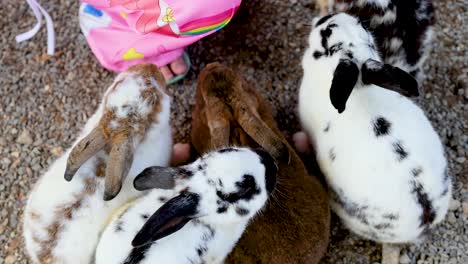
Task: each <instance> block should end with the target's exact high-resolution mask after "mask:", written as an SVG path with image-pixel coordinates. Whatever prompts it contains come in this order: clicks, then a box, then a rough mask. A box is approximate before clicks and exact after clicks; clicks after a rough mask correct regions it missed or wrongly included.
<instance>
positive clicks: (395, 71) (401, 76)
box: [361, 59, 419, 97]
mask: <svg viewBox="0 0 468 264" xmlns="http://www.w3.org/2000/svg"><path fill="white" fill-rule="evenodd" d="M361 72H362V82H363V83H364V84H375V85H377V86H380V87H382V88H386V89H389V90H392V91H395V92H397V93H400V94H402V95H404V96H408V97H410V96H418V95H419V90H418V82H417V81H416V79H414V78H413V76H411V74H409V73H407V72H405V71H404V70H402V69H400V68H397V67H393V66H391V65H389V64H384V63H382V62H379V61H376V60H371V59H369V60H367V61H366V62H365V63H364V64H363V65H362V69H361Z"/></svg>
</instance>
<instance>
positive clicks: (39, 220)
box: [23, 64, 172, 263]
mask: <svg viewBox="0 0 468 264" xmlns="http://www.w3.org/2000/svg"><path fill="white" fill-rule="evenodd" d="M170 102H171V98H170V96H169V95H168V93H167V91H166V90H165V81H164V78H163V76H162V74H161V73H160V72H159V70H158V68H157V67H156V66H153V65H149V64H143V65H138V66H134V67H131V68H130V69H129V70H128V71H126V72H123V73H121V74H119V75H118V76H117V78H116V79H115V81H114V83H113V84H112V85H111V86H110V87H109V88H108V89H107V92H106V93H105V95H104V97H103V100H102V103H101V104H100V106H99V108H98V109H97V111H96V112H95V113H94V115H93V116H92V117H91V118H90V119H89V120H88V122H87V123H86V125H85V126H84V129H83V131H82V132H81V135H80V137H79V138H78V140H77V141H76V142H75V143H74V144H73V147H72V149H69V150H68V151H66V153H65V154H64V155H62V156H61V157H60V158H58V159H57V160H56V161H55V162H54V163H53V164H52V165H51V166H50V168H49V169H48V170H47V172H46V173H45V174H44V175H43V176H42V177H41V178H40V179H39V180H38V182H37V183H36V185H35V186H34V187H33V189H32V191H31V193H30V195H29V198H28V200H27V205H26V208H25V211H24V227H23V235H24V238H25V245H26V252H27V254H28V255H29V257H30V258H31V260H32V262H33V263H91V261H92V260H93V256H94V252H95V248H96V246H97V243H98V239H99V234H100V232H101V231H102V229H103V228H104V227H105V225H106V224H107V222H108V221H109V218H110V217H111V215H112V213H113V212H114V211H115V210H117V209H118V208H120V207H121V206H124V205H125V204H126V203H127V202H129V201H131V200H133V199H136V198H138V197H139V196H141V195H142V192H139V191H137V190H135V189H134V188H133V187H132V184H131V183H132V181H133V179H134V177H135V176H136V175H137V173H139V172H141V171H142V170H143V169H144V168H146V167H149V166H155V165H160V166H167V165H168V163H169V159H170V156H171V150H172V135H171V127H170V124H169V114H170ZM132 160H134V161H133V162H132ZM106 164H107V168H106ZM64 174H65V178H66V179H67V180H71V182H67V181H66V180H65V179H64ZM127 175H128V176H127ZM125 176H127V177H126V178H125ZM72 178H73V180H72ZM122 182H124V184H123V185H122ZM119 192H120V194H119V195H117V194H118V193H119ZM116 195H117V196H116ZM114 197H115V198H114ZM103 198H104V199H103Z"/></svg>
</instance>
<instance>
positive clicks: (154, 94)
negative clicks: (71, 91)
mask: <svg viewBox="0 0 468 264" xmlns="http://www.w3.org/2000/svg"><path fill="white" fill-rule="evenodd" d="M127 72H128V73H129V74H135V75H137V76H138V77H141V78H142V79H143V85H144V89H143V90H142V91H141V94H140V99H141V103H147V104H148V105H149V106H150V108H151V110H150V111H149V113H147V114H142V113H140V112H138V111H137V107H138V106H136V105H129V106H128V107H129V108H130V109H129V113H128V115H127V116H126V117H124V118H118V117H117V116H116V113H115V111H116V109H114V108H105V109H104V113H103V116H102V118H101V120H100V121H99V124H98V126H97V127H96V128H95V129H94V130H93V133H91V134H90V135H88V136H87V137H85V138H84V139H83V140H81V141H80V142H79V143H78V144H77V145H76V146H75V147H74V148H73V150H72V152H71V153H70V156H69V158H68V162H67V169H66V172H65V178H66V179H67V180H71V178H72V177H73V175H74V174H75V173H76V171H77V170H78V169H79V168H80V166H81V165H82V164H83V163H84V162H86V160H88V159H89V158H90V157H91V156H93V155H94V154H96V153H97V152H98V151H99V150H101V149H103V148H104V149H105V150H106V152H107V153H108V154H109V158H108V160H107V162H108V163H109V164H108V166H107V168H105V169H104V170H105V172H104V174H105V175H106V185H105V186H106V187H105V189H106V191H105V199H112V198H113V197H115V196H116V195H117V194H118V193H119V191H120V188H121V186H122V181H123V179H124V177H125V176H126V174H127V172H128V169H129V168H130V165H131V161H132V159H133V147H132V140H133V138H134V137H140V140H141V141H143V140H144V137H145V135H146V131H147V130H148V129H149V127H150V126H151V125H153V124H155V123H157V122H158V120H157V116H158V114H159V113H160V112H161V107H162V105H161V98H162V97H163V95H162V93H161V91H159V90H158V89H157V88H156V87H155V83H154V80H155V81H156V82H157V83H158V85H159V86H160V87H161V88H163V89H165V88H164V87H165V81H164V77H163V76H162V74H161V72H160V71H159V69H158V68H157V67H156V66H154V65H151V64H140V65H137V66H133V67H131V68H130V69H128V71H127ZM123 78H126V77H125V76H124V77H123ZM122 82H123V80H120V81H117V82H115V84H114V85H113V86H112V87H111V88H110V91H109V94H111V93H113V92H115V90H116V89H117V87H118V86H119V85H121V83H122ZM164 92H165V93H167V91H166V90H164ZM106 101H107V97H105V98H104V105H107V102H106ZM112 123H114V124H116V127H115V126H111V124H112ZM101 164H102V163H101V162H100V163H99V164H97V165H96V176H98V177H100V176H99V175H102V174H103V168H102V166H101ZM106 197H107V198H106Z"/></svg>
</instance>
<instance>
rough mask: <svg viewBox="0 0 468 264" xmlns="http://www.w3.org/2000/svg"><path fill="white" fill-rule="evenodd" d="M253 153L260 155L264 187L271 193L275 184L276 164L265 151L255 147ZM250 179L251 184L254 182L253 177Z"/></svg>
mask: <svg viewBox="0 0 468 264" xmlns="http://www.w3.org/2000/svg"><path fill="white" fill-rule="evenodd" d="M255 153H257V155H258V156H259V157H260V162H261V163H262V164H263V166H264V167H265V188H266V190H267V192H268V193H272V192H273V190H274V189H275V186H276V173H277V172H278V167H277V166H276V163H275V160H274V159H273V157H272V156H271V155H270V154H268V153H267V152H266V151H264V150H260V149H257V150H255ZM245 176H246V175H244V179H245ZM249 176H250V175H249ZM250 177H252V176H250ZM252 180H253V184H255V180H254V179H253V177H252ZM255 188H257V187H255ZM258 191H259V192H260V189H258Z"/></svg>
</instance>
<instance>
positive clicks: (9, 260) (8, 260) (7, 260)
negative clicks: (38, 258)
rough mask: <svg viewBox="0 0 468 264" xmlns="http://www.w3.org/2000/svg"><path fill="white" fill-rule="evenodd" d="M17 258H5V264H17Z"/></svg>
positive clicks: (11, 256) (10, 256)
mask: <svg viewBox="0 0 468 264" xmlns="http://www.w3.org/2000/svg"><path fill="white" fill-rule="evenodd" d="M15 261H16V258H15V256H13V255H9V256H7V257H6V258H5V264H13V263H15Z"/></svg>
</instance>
